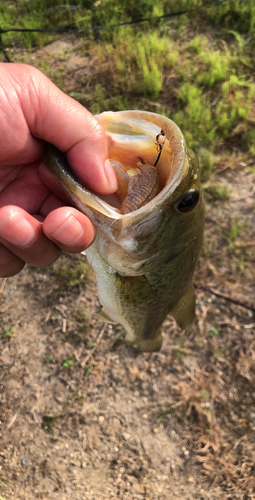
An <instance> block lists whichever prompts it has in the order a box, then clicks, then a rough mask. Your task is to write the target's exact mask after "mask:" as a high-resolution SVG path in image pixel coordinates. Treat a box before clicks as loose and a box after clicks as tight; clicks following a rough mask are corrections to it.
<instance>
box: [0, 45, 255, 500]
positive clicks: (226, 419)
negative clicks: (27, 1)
mask: <svg viewBox="0 0 255 500" xmlns="http://www.w3.org/2000/svg"><path fill="white" fill-rule="evenodd" d="M54 43H55V45H54V44H52V45H51V46H48V47H46V48H44V49H41V51H38V53H39V56H40V55H42V54H43V57H44V58H48V61H49V64H52V63H53V62H54V60H53V59H52V58H54V57H55V56H54V54H56V53H57V51H58V47H61V43H64V44H68V42H66V41H64V42H61V43H60V42H54ZM57 44H60V45H57ZM63 47H65V49H66V47H67V46H66V45H65V46H63V45H62V49H63ZM62 49H61V50H62ZM63 50H64V49H63ZM38 53H37V54H36V55H32V56H30V57H31V59H30V60H29V61H28V62H30V63H31V64H33V62H34V64H36V61H37V58H38V57H39V56H38ZM89 64H90V62H89V59H88V58H85V57H80V56H79V55H75V54H74V56H73V57H72V58H71V59H70V58H69V59H68V61H67V62H66V69H65V73H64V75H63V81H64V82H65V87H64V91H66V92H70V91H71V90H72V91H77V92H78V91H80V88H81V87H82V84H83V82H84V81H85V79H86V72H88V71H90V69H89V68H88V66H89ZM248 167H249V165H248V166H247V164H246V163H245V162H244V160H243V156H242V151H241V150H240V149H238V148H236V150H235V151H234V152H232V155H231V156H225V157H223V156H220V155H219V157H218V158H217V157H216V162H215V165H214V169H213V173H212V175H211V177H210V179H209V181H207V182H206V184H205V197H206V204H207V216H206V229H205V242H204V248H203V251H202V255H201V258H200V261H199V265H198V267H197V270H196V272H195V275H194V282H196V283H201V284H202V285H203V286H206V287H208V288H211V289H213V290H215V291H220V292H221V293H224V294H225V295H228V296H229V297H232V298H234V299H236V300H239V301H242V302H244V303H246V304H248V305H250V306H254V294H255V264H254V263H255V252H254V240H255V195H254V192H255V191H254V185H255V174H254V173H252V171H250V170H249V168H248ZM219 185H220V186H221V187H222V186H225V191H224V192H225V196H224V195H223V194H222V191H220V190H219V189H218V186H219ZM226 193H227V195H226ZM196 295H197V319H196V322H195V324H194V326H193V327H192V330H191V331H190V332H189V334H188V335H186V334H184V333H183V332H182V331H181V330H180V329H179V328H178V327H177V326H176V324H175V322H174V320H172V318H171V317H169V318H167V320H166V321H165V323H164V325H163V346H162V349H161V351H160V352H159V353H154V354H139V353H137V352H136V351H135V350H134V349H131V348H123V349H120V350H119V351H112V350H111V345H112V344H113V342H114V340H116V338H117V337H118V336H119V335H120V329H119V327H118V326H115V325H109V324H107V325H105V324H104V323H102V322H101V320H99V319H97V317H96V316H95V315H94V313H96V311H98V310H99V301H98V297H97V292H96V288H95V285H94V283H93V280H92V278H91V276H90V272H89V271H88V270H87V266H86V260H85V257H84V256H68V255H66V254H63V255H62V257H61V259H60V260H59V261H58V262H57V263H55V264H54V265H53V266H50V267H48V268H46V269H35V268H31V267H26V268H25V269H24V270H23V271H22V272H21V273H20V274H19V275H18V276H15V277H13V278H8V279H7V280H2V281H1V283H0V318H1V324H0V420H1V422H0V440H1V441H0V499H1V500H3V499H4V500H9V499H12V498H13V499H16V500H21V499H22V500H23V499H26V500H30V499H31V500H32V499H35V498H38V499H43V500H46V499H47V500H49V499H56V500H65V499H69V498H72V499H75V500H82V499H94V500H100V499H106V500H107V499H116V500H117V499H123V500H131V499H137V500H142V499H148V500H149V499H150V500H152V499H153V500H154V499H155V500H169V499H174V498H177V497H179V498H181V499H184V500H193V499H199V500H206V499H208V500H216V499H217V500H222V499H229V500H230V499H231V500H235V499H242V500H248V499H249V500H250V499H255V384H254V382H255V338H254V331H255V316H254V313H253V312H252V311H250V310H248V309H245V308H244V307H241V306H237V305H235V304H233V303H230V302H226V301H224V300H222V299H220V298H217V297H215V296H213V295H209V294H206V293H204V292H202V291H200V290H197V293H196Z"/></svg>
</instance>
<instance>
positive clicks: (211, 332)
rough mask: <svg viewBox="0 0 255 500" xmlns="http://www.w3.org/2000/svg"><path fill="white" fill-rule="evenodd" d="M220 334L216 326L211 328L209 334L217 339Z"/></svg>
mask: <svg viewBox="0 0 255 500" xmlns="http://www.w3.org/2000/svg"><path fill="white" fill-rule="evenodd" d="M218 334H219V330H218V328H216V327H215V326H211V327H210V329H209V332H208V335H209V337H215V336H216V335H218Z"/></svg>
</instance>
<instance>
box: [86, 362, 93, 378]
mask: <svg viewBox="0 0 255 500" xmlns="http://www.w3.org/2000/svg"><path fill="white" fill-rule="evenodd" d="M92 368H93V365H92V364H91V365H88V366H86V371H85V375H86V376H89V374H90V372H91V370H92Z"/></svg>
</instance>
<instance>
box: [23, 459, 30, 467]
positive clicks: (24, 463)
mask: <svg viewBox="0 0 255 500" xmlns="http://www.w3.org/2000/svg"><path fill="white" fill-rule="evenodd" d="M21 463H22V465H25V466H26V467H28V466H29V465H30V460H29V457H24V458H22V460H21Z"/></svg>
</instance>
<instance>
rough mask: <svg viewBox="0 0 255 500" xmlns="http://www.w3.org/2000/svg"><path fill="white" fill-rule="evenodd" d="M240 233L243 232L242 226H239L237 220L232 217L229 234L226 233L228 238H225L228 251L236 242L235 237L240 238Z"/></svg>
mask: <svg viewBox="0 0 255 500" xmlns="http://www.w3.org/2000/svg"><path fill="white" fill-rule="evenodd" d="M242 231H243V226H241V224H240V222H239V221H238V219H235V218H234V217H232V218H231V219H230V227H229V232H228V236H227V240H228V245H229V248H230V249H231V248H232V249H233V248H234V246H235V241H236V239H237V237H238V236H240V234H241V233H242Z"/></svg>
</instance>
